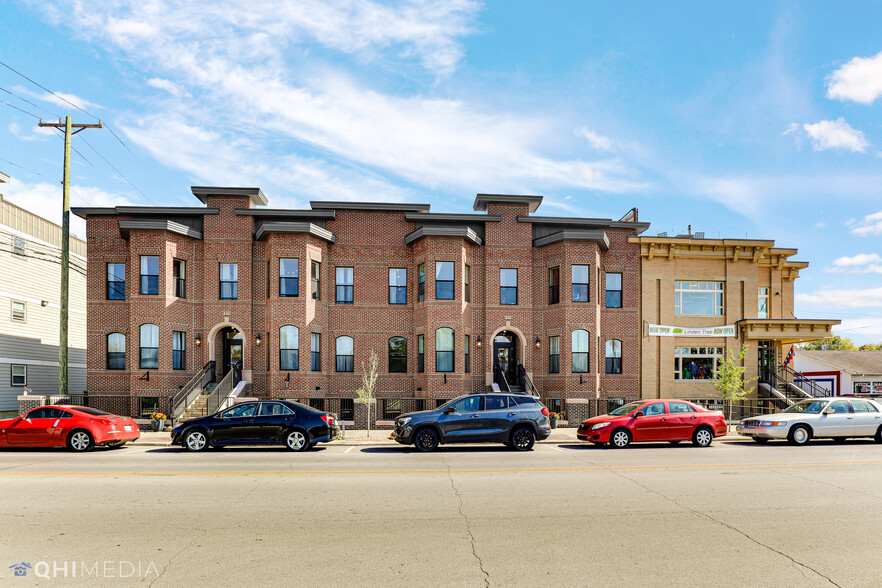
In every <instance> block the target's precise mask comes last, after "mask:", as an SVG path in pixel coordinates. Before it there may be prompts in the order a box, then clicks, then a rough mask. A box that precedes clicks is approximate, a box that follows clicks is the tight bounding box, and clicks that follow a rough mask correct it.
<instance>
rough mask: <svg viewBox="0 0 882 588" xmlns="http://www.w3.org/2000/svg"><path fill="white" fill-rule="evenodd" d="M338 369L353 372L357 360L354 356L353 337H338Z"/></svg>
mask: <svg viewBox="0 0 882 588" xmlns="http://www.w3.org/2000/svg"><path fill="white" fill-rule="evenodd" d="M336 344H337V371H338V372H351V371H353V368H354V365H355V361H354V359H355V358H354V357H353V349H354V347H353V344H352V337H347V336H345V335H344V336H343V337H337V341H336Z"/></svg>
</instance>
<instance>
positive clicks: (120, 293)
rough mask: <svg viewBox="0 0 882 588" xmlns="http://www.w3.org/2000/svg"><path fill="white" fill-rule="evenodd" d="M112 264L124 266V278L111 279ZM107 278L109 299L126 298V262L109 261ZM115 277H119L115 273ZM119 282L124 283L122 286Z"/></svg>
mask: <svg viewBox="0 0 882 588" xmlns="http://www.w3.org/2000/svg"><path fill="white" fill-rule="evenodd" d="M112 265H121V266H122V275H123V279H122V280H111V279H110V278H111V275H110V266H112ZM106 270H107V273H106V280H107V292H106V295H107V300H125V299H126V264H125V263H117V262H108V263H107V264H106ZM113 277H119V276H116V275H114V276H113ZM118 284H122V286H118Z"/></svg>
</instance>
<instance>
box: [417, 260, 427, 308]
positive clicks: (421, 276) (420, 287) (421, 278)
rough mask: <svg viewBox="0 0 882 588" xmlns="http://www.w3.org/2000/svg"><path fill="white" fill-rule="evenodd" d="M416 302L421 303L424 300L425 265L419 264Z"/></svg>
mask: <svg viewBox="0 0 882 588" xmlns="http://www.w3.org/2000/svg"><path fill="white" fill-rule="evenodd" d="M417 282H418V284H417V302H423V301H424V300H425V299H426V264H425V263H421V264H419V265H418V266H417Z"/></svg>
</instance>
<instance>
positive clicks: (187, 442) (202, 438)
mask: <svg viewBox="0 0 882 588" xmlns="http://www.w3.org/2000/svg"><path fill="white" fill-rule="evenodd" d="M184 447H186V448H187V450H188V451H205V450H206V449H208V437H207V436H206V435H205V431H201V430H199V429H196V430H194V431H188V432H187V434H186V435H185V436H184Z"/></svg>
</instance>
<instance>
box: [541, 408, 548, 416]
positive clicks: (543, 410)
mask: <svg viewBox="0 0 882 588" xmlns="http://www.w3.org/2000/svg"><path fill="white" fill-rule="evenodd" d="M542 416H548V409H547V408H546V407H544V406H543V407H542Z"/></svg>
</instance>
